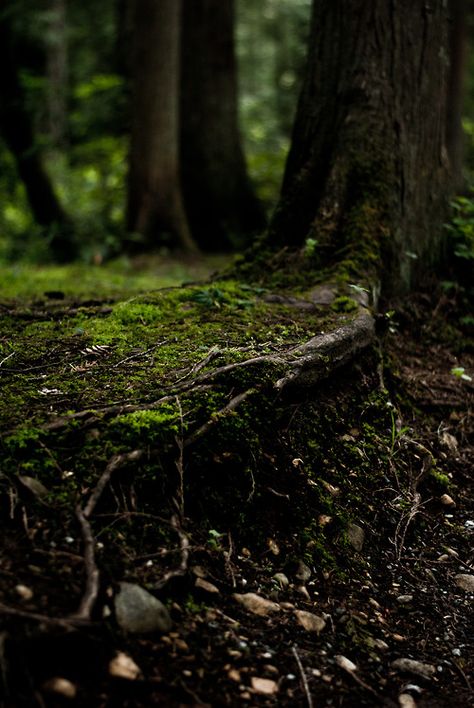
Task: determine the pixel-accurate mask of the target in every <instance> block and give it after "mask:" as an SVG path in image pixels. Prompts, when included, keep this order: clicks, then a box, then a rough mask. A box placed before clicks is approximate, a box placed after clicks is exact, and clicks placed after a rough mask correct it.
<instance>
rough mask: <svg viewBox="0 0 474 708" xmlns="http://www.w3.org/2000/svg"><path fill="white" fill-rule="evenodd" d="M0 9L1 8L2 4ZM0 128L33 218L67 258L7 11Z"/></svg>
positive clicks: (0, 31)
mask: <svg viewBox="0 0 474 708" xmlns="http://www.w3.org/2000/svg"><path fill="white" fill-rule="evenodd" d="M0 9H4V4H2V5H1V6H0ZM0 130H1V133H2V135H3V138H4V140H5V143H6V145H7V146H8V148H9V150H10V151H11V152H12V154H13V155H14V157H15V161H16V164H17V168H18V173H19V176H20V178H21V180H22V181H23V184H24V185H25V189H26V194H27V197H28V201H29V204H30V207H31V211H32V212H33V216H34V219H35V221H36V222H37V223H38V224H39V225H40V226H43V227H45V228H46V229H47V230H49V231H50V238H51V242H50V245H51V250H52V254H53V256H54V257H55V258H56V259H58V260H62V261H65V260H70V259H71V258H73V256H74V253H75V249H74V245H73V238H72V227H71V224H70V222H69V220H68V219H67V217H66V215H65V213H64V211H63V209H62V207H61V205H60V203H59V201H58V199H57V197H56V195H55V193H54V190H53V187H52V185H51V181H50V179H49V177H48V175H47V173H46V171H45V169H44V167H43V164H42V162H41V159H40V155H39V152H38V147H37V145H36V143H35V139H34V133H33V126H32V119H31V116H30V114H29V112H28V110H27V108H26V105H25V96H24V92H23V88H22V86H21V82H20V78H19V73H18V64H17V56H16V52H15V47H14V37H13V32H12V28H11V27H10V26H9V22H8V14H7V12H4V13H3V14H2V15H1V16H0Z"/></svg>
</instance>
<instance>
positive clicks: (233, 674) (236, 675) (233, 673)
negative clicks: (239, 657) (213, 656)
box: [227, 669, 242, 683]
mask: <svg viewBox="0 0 474 708" xmlns="http://www.w3.org/2000/svg"><path fill="white" fill-rule="evenodd" d="M227 676H228V678H230V680H231V681H235V682H236V683H240V682H241V680H242V677H241V675H240V671H237V669H229V671H228V672H227Z"/></svg>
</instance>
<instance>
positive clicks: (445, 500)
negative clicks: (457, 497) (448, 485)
mask: <svg viewBox="0 0 474 708" xmlns="http://www.w3.org/2000/svg"><path fill="white" fill-rule="evenodd" d="M439 500H440V502H441V504H443V506H456V502H455V501H454V499H453V498H452V497H450V496H449V494H442V495H441V496H440V498H439Z"/></svg>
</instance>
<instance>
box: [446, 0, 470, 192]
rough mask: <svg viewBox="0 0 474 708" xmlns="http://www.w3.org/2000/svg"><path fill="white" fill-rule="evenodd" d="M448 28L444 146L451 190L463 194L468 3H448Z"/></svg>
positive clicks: (452, 0)
mask: <svg viewBox="0 0 474 708" xmlns="http://www.w3.org/2000/svg"><path fill="white" fill-rule="evenodd" d="M449 9H450V15H451V18H450V19H451V26H450V31H449V44H450V63H449V76H448V98H447V118H446V147H447V149H448V154H449V160H450V163H451V172H452V175H453V182H454V185H453V186H454V187H455V188H456V190H458V191H462V189H463V187H465V183H464V177H463V172H462V168H463V156H464V133H463V129H462V122H461V119H462V108H463V102H464V80H465V73H466V57H467V23H466V21H467V2H466V0H450V3H449Z"/></svg>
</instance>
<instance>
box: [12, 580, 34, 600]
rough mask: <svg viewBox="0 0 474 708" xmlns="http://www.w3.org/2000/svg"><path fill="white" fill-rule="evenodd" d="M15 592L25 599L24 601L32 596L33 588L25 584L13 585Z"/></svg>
mask: <svg viewBox="0 0 474 708" xmlns="http://www.w3.org/2000/svg"><path fill="white" fill-rule="evenodd" d="M15 592H16V594H17V595H19V596H20V598H21V599H22V600H25V601H26V602H27V601H28V600H31V599H32V598H33V590H32V589H31V588H29V587H28V586H27V585H21V584H20V585H15Z"/></svg>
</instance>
